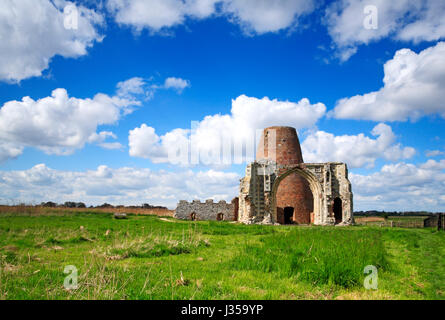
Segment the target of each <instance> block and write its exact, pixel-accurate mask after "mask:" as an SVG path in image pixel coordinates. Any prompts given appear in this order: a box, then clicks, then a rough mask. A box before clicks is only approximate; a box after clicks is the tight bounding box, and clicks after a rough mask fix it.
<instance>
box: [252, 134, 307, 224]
mask: <svg viewBox="0 0 445 320" xmlns="http://www.w3.org/2000/svg"><path fill="white" fill-rule="evenodd" d="M271 140H272V141H271ZM256 160H257V161H263V160H271V161H275V163H276V165H277V166H278V167H282V166H289V165H300V164H303V163H304V161H303V155H302V153H301V147H300V140H299V139H298V134H297V131H296V130H295V128H292V127H269V128H266V129H264V131H263V135H262V136H261V140H260V142H259V144H258V150H257V155H256ZM276 206H277V222H278V223H280V224H292V223H297V224H310V223H311V213H313V211H314V199H313V196H312V191H311V189H310V186H309V183H308V181H307V180H306V179H305V178H304V177H302V176H301V175H299V174H298V173H292V174H289V175H288V176H287V177H285V178H284V179H283V180H282V181H281V183H280V185H279V186H278V190H277V199H276ZM312 220H313V218H312ZM312 222H313V221H312Z"/></svg>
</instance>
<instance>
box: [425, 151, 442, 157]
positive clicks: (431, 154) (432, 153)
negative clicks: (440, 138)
mask: <svg viewBox="0 0 445 320" xmlns="http://www.w3.org/2000/svg"><path fill="white" fill-rule="evenodd" d="M444 154H445V152H443V151H440V150H427V151H426V152H425V155H426V156H427V157H428V158H432V157H437V156H441V155H444Z"/></svg>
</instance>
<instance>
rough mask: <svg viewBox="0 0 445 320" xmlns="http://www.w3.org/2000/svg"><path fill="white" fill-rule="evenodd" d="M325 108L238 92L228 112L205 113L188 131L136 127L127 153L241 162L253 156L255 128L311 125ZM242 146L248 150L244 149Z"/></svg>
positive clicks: (216, 162) (185, 160)
mask: <svg viewBox="0 0 445 320" xmlns="http://www.w3.org/2000/svg"><path fill="white" fill-rule="evenodd" d="M325 111H326V106H325V105H324V104H322V103H317V104H311V103H310V102H309V100H308V99H302V100H301V101H299V102H298V103H295V102H290V101H278V100H276V99H275V100H270V99H269V98H267V97H265V98H263V99H257V98H253V97H247V96H245V95H241V96H239V97H238V98H236V99H235V100H232V110H231V114H226V115H220V114H217V115H210V116H206V117H205V118H204V119H203V120H202V121H200V122H196V123H195V124H194V125H193V128H192V129H190V130H186V129H175V130H173V131H170V132H168V133H167V134H165V135H163V136H158V135H157V134H156V132H155V129H153V128H151V127H149V126H147V125H146V124H143V125H142V126H141V127H139V128H135V129H134V130H132V131H130V135H129V146H130V155H131V156H135V157H143V158H148V159H151V160H152V161H153V162H170V163H174V164H178V163H181V164H189V162H188V161H189V160H191V162H192V164H197V163H195V160H194V159H193V158H192V159H189V153H190V152H191V153H192V157H193V154H196V153H199V154H200V156H201V158H200V161H199V162H200V163H202V164H206V165H223V164H230V163H232V160H233V161H234V162H235V163H241V162H242V161H243V159H244V160H245V159H246V158H247V160H249V159H252V158H253V156H254V153H255V135H256V133H257V132H256V131H257V130H262V129H263V128H265V127H268V126H275V125H283V126H284V125H287V126H292V127H295V128H297V129H303V128H311V127H313V126H314V125H315V123H316V122H317V121H318V120H319V119H320V118H321V117H323V115H324V114H325ZM243 145H244V146H245V148H246V149H247V150H244V151H243ZM232 146H233V147H234V150H231V148H232ZM221 149H223V150H225V151H224V152H221ZM194 151H196V152H194ZM249 151H251V152H249ZM232 153H233V159H232ZM246 153H247V154H246ZM177 154H179V156H178V155H177ZM246 156H247V157H246Z"/></svg>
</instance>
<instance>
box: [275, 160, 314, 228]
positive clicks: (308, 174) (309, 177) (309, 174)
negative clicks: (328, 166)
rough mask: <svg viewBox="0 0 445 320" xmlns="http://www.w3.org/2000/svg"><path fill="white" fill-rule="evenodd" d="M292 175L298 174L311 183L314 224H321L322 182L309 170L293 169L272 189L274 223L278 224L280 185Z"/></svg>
mask: <svg viewBox="0 0 445 320" xmlns="http://www.w3.org/2000/svg"><path fill="white" fill-rule="evenodd" d="M291 174H298V175H299V176H301V177H303V178H304V179H305V180H306V181H307V182H308V183H309V188H310V189H311V192H312V197H313V200H314V206H313V210H314V223H315V224H319V223H320V222H321V220H322V210H323V204H322V199H323V196H322V187H321V184H320V182H319V181H318V179H317V178H316V177H315V175H314V174H313V173H312V172H310V171H309V170H307V169H302V168H292V169H289V170H288V171H286V172H284V173H282V174H280V175H279V176H278V177H277V178H276V179H275V181H274V183H273V187H272V195H271V201H272V203H271V209H272V212H271V213H272V217H271V219H272V221H273V222H278V219H277V218H278V217H277V192H278V187H279V185H280V183H281V182H282V181H283V180H284V179H285V178H286V177H288V176H289V175H291Z"/></svg>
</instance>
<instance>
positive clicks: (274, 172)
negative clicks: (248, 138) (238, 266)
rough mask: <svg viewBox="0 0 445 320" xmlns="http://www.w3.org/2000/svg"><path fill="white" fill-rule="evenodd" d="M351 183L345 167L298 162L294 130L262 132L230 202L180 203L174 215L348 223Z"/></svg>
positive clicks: (299, 155) (300, 159)
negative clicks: (255, 153)
mask: <svg viewBox="0 0 445 320" xmlns="http://www.w3.org/2000/svg"><path fill="white" fill-rule="evenodd" d="M352 199H353V196H352V190H351V183H350V182H349V180H348V168H347V165H346V164H345V163H340V162H326V163H304V161H303V155H302V152H301V146H300V142H299V139H298V135H297V132H296V130H295V129H294V128H291V127H269V128H266V129H264V131H263V134H262V136H261V139H260V141H259V144H258V150H257V155H256V160H255V161H254V162H252V163H249V164H248V165H247V168H246V175H245V177H244V178H243V179H241V181H240V189H239V198H235V199H234V200H233V201H232V203H230V204H228V203H226V202H225V201H220V202H218V203H214V202H213V201H212V200H207V201H206V202H205V203H201V202H200V201H193V202H191V203H189V202H187V201H180V202H179V205H178V207H177V209H176V213H175V217H177V218H180V219H188V220H231V221H232V220H234V221H240V222H242V223H246V224H252V223H263V224H302V225H308V224H315V225H350V224H352V223H354V217H353V202H352Z"/></svg>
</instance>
